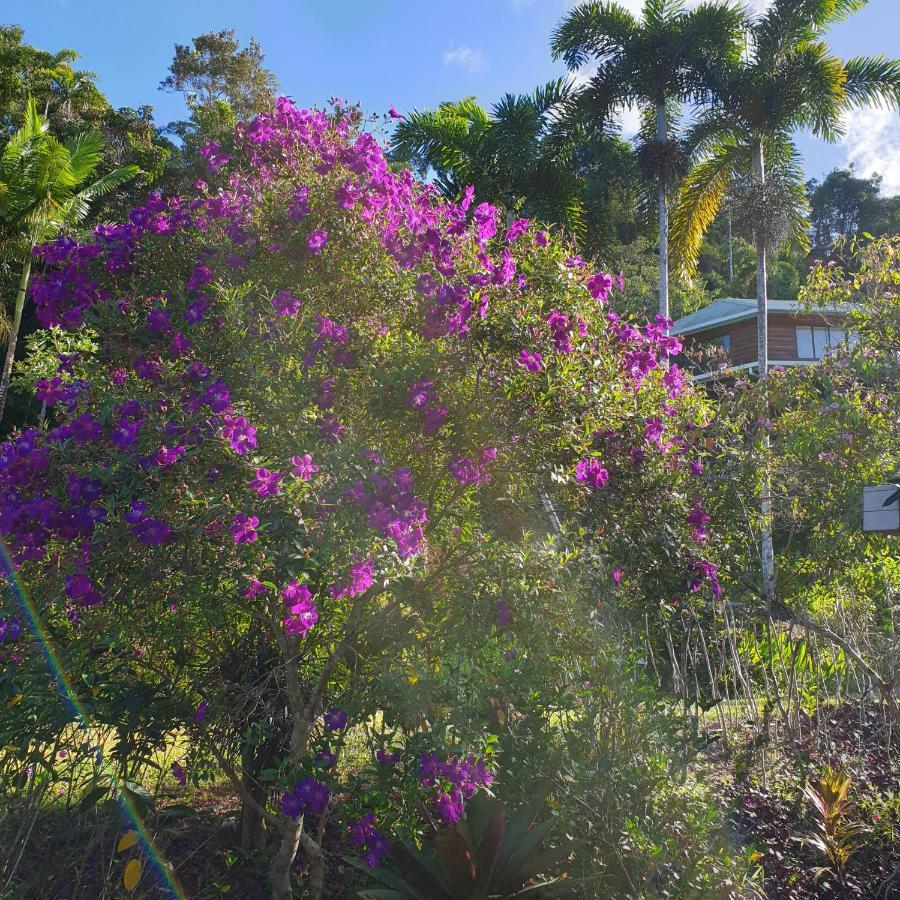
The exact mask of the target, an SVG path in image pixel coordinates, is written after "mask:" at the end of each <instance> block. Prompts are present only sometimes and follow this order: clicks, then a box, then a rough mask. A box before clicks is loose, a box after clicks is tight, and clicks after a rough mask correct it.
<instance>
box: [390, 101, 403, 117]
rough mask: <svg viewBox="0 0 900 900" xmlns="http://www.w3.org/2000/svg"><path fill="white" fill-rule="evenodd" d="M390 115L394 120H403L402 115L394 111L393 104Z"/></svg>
mask: <svg viewBox="0 0 900 900" xmlns="http://www.w3.org/2000/svg"><path fill="white" fill-rule="evenodd" d="M388 115H389V116H390V117H391V118H392V119H402V118H403V116H402V115H400V113H398V112H397V110H396V109H394V105H393V104H391V108H390V109H389V110H388Z"/></svg>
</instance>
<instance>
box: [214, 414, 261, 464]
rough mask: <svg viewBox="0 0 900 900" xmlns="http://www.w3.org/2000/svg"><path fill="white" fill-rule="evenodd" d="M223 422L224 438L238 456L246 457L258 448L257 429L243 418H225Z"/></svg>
mask: <svg viewBox="0 0 900 900" xmlns="http://www.w3.org/2000/svg"><path fill="white" fill-rule="evenodd" d="M223 422H224V424H223V425H222V437H224V438H226V440H228V442H229V443H230V444H231V449H232V450H234V452H235V453H237V455H238V456H244V454H246V453H247V452H249V451H250V450H251V449H253V448H254V447H255V446H256V429H255V428H254V427H253V426H252V425H251V424H250V423H249V422H248V421H247V420H246V419H245V418H244V417H243V416H237V417H232V416H225V417H224V419H223Z"/></svg>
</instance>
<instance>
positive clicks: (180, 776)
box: [172, 762, 187, 787]
mask: <svg viewBox="0 0 900 900" xmlns="http://www.w3.org/2000/svg"><path fill="white" fill-rule="evenodd" d="M172 777H173V778H174V779H175V780H176V781H177V782H178V783H179V784H180V785H181V786H182V787H184V786H185V785H186V784H187V772H185V771H184V769H183V768H182V767H181V766H180V765H179V764H178V763H177V762H173V763H172Z"/></svg>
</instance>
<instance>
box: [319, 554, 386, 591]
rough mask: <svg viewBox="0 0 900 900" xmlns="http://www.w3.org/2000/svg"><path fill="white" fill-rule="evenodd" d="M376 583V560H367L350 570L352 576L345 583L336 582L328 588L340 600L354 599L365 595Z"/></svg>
mask: <svg viewBox="0 0 900 900" xmlns="http://www.w3.org/2000/svg"><path fill="white" fill-rule="evenodd" d="M374 583H375V560H374V559H371V558H369V559H367V560H365V562H362V563H359V564H357V565H355V566H353V567H352V568H351V569H350V576H349V578H348V579H347V580H346V581H344V582H335V583H334V584H330V585H329V586H328V592H329V593H330V594H331V596H332V597H334V599H335V600H339V599H341V598H342V597H347V598H350V599H352V598H353V597H358V596H359V595H360V594H364V593H365V592H366V591H367V590H368V589H369V588H370V587H372V585H373V584H374Z"/></svg>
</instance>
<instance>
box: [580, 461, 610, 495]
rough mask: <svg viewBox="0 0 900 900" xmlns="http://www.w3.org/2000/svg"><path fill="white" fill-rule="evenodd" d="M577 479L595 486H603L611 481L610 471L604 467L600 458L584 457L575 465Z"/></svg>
mask: <svg viewBox="0 0 900 900" xmlns="http://www.w3.org/2000/svg"><path fill="white" fill-rule="evenodd" d="M575 480H576V481H580V482H581V483H582V484H587V485H590V487H594V488H602V487H603V486H604V485H605V484H606V482H607V481H609V472H607V471H606V469H604V468H603V466H602V465H601V464H600V460H599V459H595V458H593V457H592V458H590V459H582V460H581V461H580V462H579V463H578V465H577V466H575Z"/></svg>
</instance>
